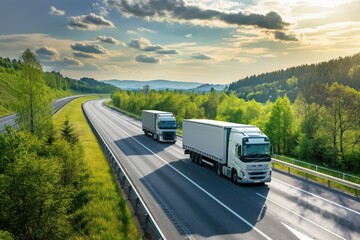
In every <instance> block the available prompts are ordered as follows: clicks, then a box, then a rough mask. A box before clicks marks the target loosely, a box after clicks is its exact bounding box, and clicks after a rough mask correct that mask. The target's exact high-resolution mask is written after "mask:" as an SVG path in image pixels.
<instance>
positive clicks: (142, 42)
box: [128, 38, 163, 52]
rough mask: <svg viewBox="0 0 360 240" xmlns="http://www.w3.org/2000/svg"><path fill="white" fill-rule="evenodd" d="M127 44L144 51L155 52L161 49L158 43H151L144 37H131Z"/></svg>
mask: <svg viewBox="0 0 360 240" xmlns="http://www.w3.org/2000/svg"><path fill="white" fill-rule="evenodd" d="M128 46H129V47H131V48H135V49H139V50H142V51H145V52H155V51H158V50H161V49H163V47H162V46H160V45H153V44H152V43H151V42H150V40H149V39H146V38H138V39H131V40H130V43H129V44H128Z"/></svg>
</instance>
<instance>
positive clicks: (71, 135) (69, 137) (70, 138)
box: [60, 116, 79, 145]
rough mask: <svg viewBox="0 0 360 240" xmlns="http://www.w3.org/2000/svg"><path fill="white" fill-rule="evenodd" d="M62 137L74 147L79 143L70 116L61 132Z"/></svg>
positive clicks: (67, 117)
mask: <svg viewBox="0 0 360 240" xmlns="http://www.w3.org/2000/svg"><path fill="white" fill-rule="evenodd" d="M60 134H61V137H62V138H63V139H64V140H66V141H67V142H69V143H70V144H72V145H75V144H76V143H78V142H79V138H78V136H77V135H76V133H75V130H74V127H73V126H72V125H71V124H70V120H69V116H66V119H65V122H64V124H63V126H62V128H61V130H60Z"/></svg>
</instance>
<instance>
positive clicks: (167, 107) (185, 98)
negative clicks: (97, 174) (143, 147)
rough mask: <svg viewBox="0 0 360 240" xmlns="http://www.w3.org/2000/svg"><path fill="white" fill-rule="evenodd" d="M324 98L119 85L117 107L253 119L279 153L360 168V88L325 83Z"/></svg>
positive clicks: (180, 117)
mask: <svg viewBox="0 0 360 240" xmlns="http://www.w3.org/2000/svg"><path fill="white" fill-rule="evenodd" d="M323 88H324V89H323V91H322V94H324V96H323V103H322V104H319V103H316V102H309V101H307V100H306V98H305V97H304V95H303V94H302V93H300V94H299V95H298V97H297V98H296V99H295V101H294V103H291V101H290V99H289V98H288V97H287V95H286V94H285V96H283V97H277V99H276V100H275V102H271V101H267V102H266V103H259V102H257V101H255V100H254V99H252V100H244V99H242V98H238V97H237V96H236V95H235V93H233V92H232V93H230V94H226V93H225V92H220V93H219V92H217V91H215V90H212V91H211V92H210V93H207V94H198V93H194V92H193V93H186V92H183V91H159V92H156V91H154V90H150V89H149V88H146V87H144V89H143V91H138V92H134V91H125V90H120V89H119V90H116V91H115V92H114V93H113V94H112V96H111V98H112V102H113V104H114V105H115V106H117V107H118V108H120V109H123V110H125V111H127V112H130V113H134V114H136V115H141V110H143V109H155V110H163V111H170V112H173V113H174V114H175V116H176V118H177V121H178V122H179V124H180V127H181V123H182V120H183V119H191V118H200V119H201V118H206V119H217V120H222V121H229V122H235V123H243V124H252V125H256V126H258V127H260V129H261V130H262V131H263V132H264V133H265V134H267V135H268V136H269V137H270V140H271V143H272V145H273V147H274V150H275V153H277V154H282V155H287V156H292V157H296V158H298V159H302V160H306V161H310V162H313V163H316V164H318V165H323V166H327V167H332V168H335V169H339V170H342V171H351V172H353V173H358V172H359V171H360V116H359V115H360V92H359V91H357V90H355V89H353V88H351V87H348V86H344V85H341V84H339V83H333V84H331V85H329V84H325V85H324V87H323Z"/></svg>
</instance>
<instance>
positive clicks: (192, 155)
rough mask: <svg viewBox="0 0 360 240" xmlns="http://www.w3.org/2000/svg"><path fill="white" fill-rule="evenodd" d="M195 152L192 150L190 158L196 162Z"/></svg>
mask: <svg viewBox="0 0 360 240" xmlns="http://www.w3.org/2000/svg"><path fill="white" fill-rule="evenodd" d="M194 155H195V153H194V152H193V151H190V159H191V161H192V162H195V156H194Z"/></svg>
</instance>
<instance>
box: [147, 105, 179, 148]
mask: <svg viewBox="0 0 360 240" xmlns="http://www.w3.org/2000/svg"><path fill="white" fill-rule="evenodd" d="M141 117H142V129H143V131H144V133H145V135H146V136H152V137H153V139H154V140H157V141H159V142H172V143H175V142H176V139H177V136H176V130H177V123H176V118H175V117H174V115H173V114H172V113H171V112H163V111H157V110H142V114H141Z"/></svg>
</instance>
